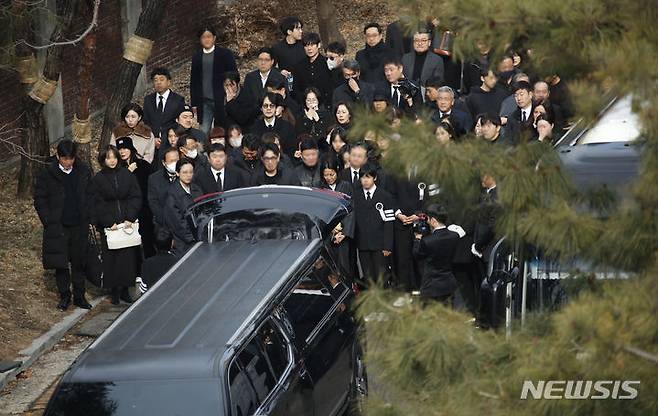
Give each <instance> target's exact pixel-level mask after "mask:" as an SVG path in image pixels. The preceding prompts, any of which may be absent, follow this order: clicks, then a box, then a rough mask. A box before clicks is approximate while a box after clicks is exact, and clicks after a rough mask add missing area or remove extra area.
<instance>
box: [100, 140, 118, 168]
mask: <svg viewBox="0 0 658 416" xmlns="http://www.w3.org/2000/svg"><path fill="white" fill-rule="evenodd" d="M110 153H111V154H113V155H114V157H115V158H117V160H121V156H120V155H119V150H118V149H117V148H116V146H112V145H111V144H108V145H107V146H105V147H103V148H102V149H101V150H100V152H98V164H99V165H101V167H105V159H107V155H108V154H110Z"/></svg>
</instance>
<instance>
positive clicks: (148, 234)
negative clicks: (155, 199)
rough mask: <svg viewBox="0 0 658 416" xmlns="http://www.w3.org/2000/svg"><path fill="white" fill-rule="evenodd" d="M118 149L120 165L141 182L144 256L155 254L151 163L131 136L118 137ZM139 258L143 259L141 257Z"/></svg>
mask: <svg viewBox="0 0 658 416" xmlns="http://www.w3.org/2000/svg"><path fill="white" fill-rule="evenodd" d="M117 149H118V150H119V155H120V156H121V161H120V162H119V163H120V165H121V166H123V167H125V168H128V170H129V171H130V172H131V173H132V174H133V175H135V177H136V178H137V183H138V184H139V190H140V191H141V193H142V208H141V209H140V210H139V224H140V227H139V233H140V234H141V236H142V248H143V250H144V257H151V256H152V255H154V254H155V241H154V239H153V214H151V210H150V209H149V205H148V180H149V175H150V173H151V165H150V164H149V163H148V162H147V161H145V160H144V159H142V158H140V157H139V155H138V154H137V151H136V150H135V147H134V146H133V142H132V139H131V138H130V137H119V138H118V139H117ZM139 260H141V257H140V258H139ZM138 263H140V262H138ZM138 270H141V263H140V264H138Z"/></svg>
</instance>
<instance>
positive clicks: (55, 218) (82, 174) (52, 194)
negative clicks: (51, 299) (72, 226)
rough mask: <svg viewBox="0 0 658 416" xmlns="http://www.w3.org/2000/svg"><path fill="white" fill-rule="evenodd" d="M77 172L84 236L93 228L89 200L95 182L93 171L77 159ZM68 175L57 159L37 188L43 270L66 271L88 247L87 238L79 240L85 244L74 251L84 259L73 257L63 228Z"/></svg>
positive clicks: (77, 194)
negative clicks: (70, 262) (92, 183)
mask: <svg viewBox="0 0 658 416" xmlns="http://www.w3.org/2000/svg"><path fill="white" fill-rule="evenodd" d="M73 172H74V173H71V174H75V175H76V176H75V178H76V179H77V182H76V184H75V189H76V197H77V198H76V199H77V200H76V203H77V207H78V213H79V226H80V232H81V234H84V235H86V234H87V229H88V228H89V218H90V213H89V210H90V206H89V205H90V204H89V200H88V195H87V191H88V186H89V182H90V180H91V175H92V171H91V168H90V167H89V165H87V164H86V163H84V162H82V161H81V160H76V161H75V163H74V165H73ZM64 175H66V173H64V172H62V171H61V169H60V168H59V162H58V161H57V159H56V158H53V159H52V160H51V161H50V164H49V165H48V166H47V167H45V168H44V169H43V170H42V171H41V173H40V174H39V176H38V177H37V180H36V184H35V189H34V208H35V209H36V211H37V214H39V219H40V220H41V223H42V224H43V255H42V261H43V268H44V269H64V268H67V267H68V261H69V260H68V259H69V258H83V257H84V256H83V255H82V254H83V253H84V250H85V247H84V246H83V245H82V243H83V242H86V241H87V240H86V237H83V238H80V239H78V240H79V242H80V243H81V245H80V246H79V247H76V248H74V249H75V250H78V251H79V253H80V254H81V255H80V256H69V252H68V246H67V244H66V238H65V236H64V229H63V225H62V215H63V213H64V207H65V201H64V195H65V189H64V182H63V181H64V179H65V177H64Z"/></svg>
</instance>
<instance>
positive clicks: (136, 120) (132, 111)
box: [110, 103, 155, 163]
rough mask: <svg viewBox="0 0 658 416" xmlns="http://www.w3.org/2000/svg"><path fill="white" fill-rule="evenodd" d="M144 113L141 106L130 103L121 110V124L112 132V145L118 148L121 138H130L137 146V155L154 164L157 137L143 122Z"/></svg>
mask: <svg viewBox="0 0 658 416" xmlns="http://www.w3.org/2000/svg"><path fill="white" fill-rule="evenodd" d="M143 117H144V111H143V110H142V107H141V106H140V105H139V104H135V103H130V104H127V105H126V106H124V107H123V108H122V109H121V120H122V121H121V122H120V123H119V124H118V125H117V126H116V127H115V128H114V129H113V130H112V137H111V138H110V144H111V145H112V146H116V139H117V138H119V137H130V139H131V140H132V141H133V145H134V146H135V150H136V153H137V154H138V155H139V156H140V157H141V158H143V159H144V160H146V161H147V162H149V163H151V162H153V158H154V157H155V137H154V136H153V133H152V132H151V128H150V127H149V126H147V125H146V124H144V121H143V120H142V119H143Z"/></svg>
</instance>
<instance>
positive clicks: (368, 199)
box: [366, 191, 370, 201]
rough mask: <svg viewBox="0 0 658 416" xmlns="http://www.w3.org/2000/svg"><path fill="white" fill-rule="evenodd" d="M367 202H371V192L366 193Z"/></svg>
mask: <svg viewBox="0 0 658 416" xmlns="http://www.w3.org/2000/svg"><path fill="white" fill-rule="evenodd" d="M366 201H370V191H366Z"/></svg>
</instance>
